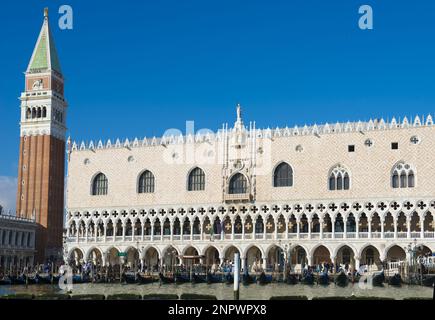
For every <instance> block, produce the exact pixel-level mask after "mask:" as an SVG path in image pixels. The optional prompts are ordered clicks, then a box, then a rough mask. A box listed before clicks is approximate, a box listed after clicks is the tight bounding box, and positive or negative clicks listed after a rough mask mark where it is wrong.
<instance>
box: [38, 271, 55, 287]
mask: <svg viewBox="0 0 435 320" xmlns="http://www.w3.org/2000/svg"><path fill="white" fill-rule="evenodd" d="M36 277H37V278H38V283H40V284H51V283H52V276H51V274H50V273H41V274H39V273H38V274H37V275H36Z"/></svg>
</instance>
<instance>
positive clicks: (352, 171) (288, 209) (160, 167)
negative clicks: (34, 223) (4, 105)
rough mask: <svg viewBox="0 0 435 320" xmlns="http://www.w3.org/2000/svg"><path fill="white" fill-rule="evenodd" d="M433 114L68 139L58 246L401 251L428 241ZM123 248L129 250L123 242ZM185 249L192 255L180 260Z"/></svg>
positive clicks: (137, 255) (149, 253)
mask: <svg viewBox="0 0 435 320" xmlns="http://www.w3.org/2000/svg"><path fill="white" fill-rule="evenodd" d="M434 138H435V126H434V123H433V119H432V117H431V116H430V115H429V116H427V117H418V116H417V117H415V118H413V119H408V118H406V117H405V118H403V119H395V118H392V119H391V120H388V121H386V120H384V119H375V120H370V121H368V122H360V121H359V122H347V123H336V124H323V125H313V126H303V127H297V126H295V127H292V128H289V127H285V128H276V129H270V128H267V129H258V128H256V125H255V122H250V123H249V124H248V125H245V124H244V122H243V119H242V111H241V107H240V106H237V114H236V121H235V123H234V125H230V126H229V125H227V124H225V125H223V126H222V128H221V129H219V130H218V131H217V132H211V131H200V132H197V133H195V132H193V131H192V132H187V133H185V134H182V133H181V132H178V133H177V132H173V131H171V132H169V131H168V133H166V134H165V135H163V136H162V137H160V138H156V137H153V138H143V139H137V138H135V139H131V140H129V139H126V140H123V141H121V140H120V139H116V140H115V141H110V140H109V141H105V142H103V141H91V142H90V143H86V144H85V143H83V142H82V143H76V142H74V141H71V139H69V140H68V151H67V153H68V176H67V179H68V180H67V211H68V213H67V221H66V224H67V238H66V239H67V240H66V250H65V255H66V258H67V259H69V260H70V261H76V262H79V261H93V262H95V263H97V264H100V265H101V264H104V265H108V264H111V265H115V264H120V263H124V264H129V265H130V266H137V265H138V264H139V263H142V265H148V266H150V265H169V264H171V263H173V262H174V261H176V263H185V262H186V261H187V260H186V259H187V258H189V259H191V258H192V257H194V259H197V260H198V262H200V263H204V264H208V265H210V264H212V263H221V262H223V261H225V260H232V259H233V257H234V253H235V252H238V253H240V257H241V260H242V261H241V263H242V268H251V267H252V265H253V264H254V263H255V264H256V263H260V264H261V266H262V267H264V268H271V267H272V266H274V265H277V264H281V262H282V260H281V259H283V257H288V258H289V259H290V261H291V263H292V264H295V265H298V264H304V263H308V264H309V265H313V264H317V263H321V262H325V261H328V262H335V263H349V264H351V265H353V266H354V267H356V268H358V267H359V266H360V265H361V264H366V265H378V266H380V265H381V264H382V262H386V261H391V262H394V261H404V260H406V258H407V255H408V252H407V250H406V248H407V246H408V245H409V244H410V243H416V244H419V245H422V248H423V250H424V251H426V252H430V251H434V250H435V237H434V227H435V222H434V219H433V218H434V213H435V184H434V178H433V177H434V176H435V163H434V161H433V160H434V159H435V139H434ZM120 253H123V254H120ZM184 260H186V261H184Z"/></svg>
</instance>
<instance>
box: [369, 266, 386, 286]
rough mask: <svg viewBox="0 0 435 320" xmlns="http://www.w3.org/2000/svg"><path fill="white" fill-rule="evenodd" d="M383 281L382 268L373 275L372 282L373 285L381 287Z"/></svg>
mask: <svg viewBox="0 0 435 320" xmlns="http://www.w3.org/2000/svg"><path fill="white" fill-rule="evenodd" d="M384 281H385V274H384V270H382V271H381V272H378V273H375V274H374V275H373V279H372V283H373V285H374V286H376V287H382V286H383V285H384V284H383V282H384Z"/></svg>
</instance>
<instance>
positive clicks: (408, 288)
mask: <svg viewBox="0 0 435 320" xmlns="http://www.w3.org/2000/svg"><path fill="white" fill-rule="evenodd" d="M432 290H433V289H432V288H430V287H423V286H416V285H403V286H402V287H399V288H398V287H392V286H389V285H384V287H373V288H371V289H368V288H367V289H365V288H361V287H360V286H359V285H358V284H349V285H348V286H347V287H344V288H342V287H338V286H335V285H334V284H330V285H328V286H321V285H313V286H309V285H303V284H296V285H287V284H283V283H272V284H268V285H264V286H262V285H259V284H252V285H249V286H243V285H241V286H240V299H241V300H255V299H259V300H268V299H269V298H270V297H271V296H299V295H303V296H307V297H308V299H312V298H313V297H325V296H343V297H349V296H351V295H355V296H366V297H387V298H394V299H397V300H401V299H404V298H410V297H413V298H432V295H433V291H432ZM19 293H26V294H30V293H33V294H35V295H39V294H44V293H66V292H65V291H62V290H60V288H59V287H58V286H55V285H29V286H28V287H26V286H23V285H21V286H20V285H15V286H0V295H5V294H19ZM119 293H134V294H140V295H145V294H156V293H159V294H174V293H176V294H178V295H181V294H182V293H195V294H208V295H214V296H216V297H217V298H218V299H219V300H222V299H230V300H232V299H233V286H232V285H227V284H224V283H222V284H221V283H218V284H205V283H201V284H191V283H185V284H179V285H176V284H164V285H160V284H159V283H152V284H140V285H139V284H91V283H85V284H74V285H73V290H72V294H73V295H74V294H104V295H106V296H107V295H111V294H119Z"/></svg>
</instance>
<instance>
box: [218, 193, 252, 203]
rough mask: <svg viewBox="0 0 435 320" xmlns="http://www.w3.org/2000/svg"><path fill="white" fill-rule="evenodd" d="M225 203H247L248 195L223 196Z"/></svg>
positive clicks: (249, 195)
mask: <svg viewBox="0 0 435 320" xmlns="http://www.w3.org/2000/svg"><path fill="white" fill-rule="evenodd" d="M224 201H225V202H247V201H251V194H250V193H236V194H224Z"/></svg>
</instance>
